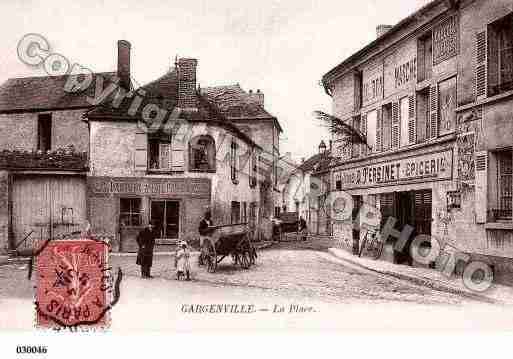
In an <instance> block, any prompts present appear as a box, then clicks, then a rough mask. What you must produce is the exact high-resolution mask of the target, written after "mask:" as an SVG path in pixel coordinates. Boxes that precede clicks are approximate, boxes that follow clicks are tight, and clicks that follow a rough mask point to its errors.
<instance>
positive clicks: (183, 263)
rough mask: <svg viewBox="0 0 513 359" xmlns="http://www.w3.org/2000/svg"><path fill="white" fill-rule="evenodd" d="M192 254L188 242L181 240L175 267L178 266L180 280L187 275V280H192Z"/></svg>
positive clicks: (177, 275)
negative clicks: (190, 259) (190, 260)
mask: <svg viewBox="0 0 513 359" xmlns="http://www.w3.org/2000/svg"><path fill="white" fill-rule="evenodd" d="M190 256H191V254H190V252H189V248H187V243H186V242H184V241H182V242H180V244H179V246H178V249H177V251H176V255H175V268H176V279H177V280H180V279H181V278H182V277H184V276H185V280H191V274H190V273H191V266H190V262H189V258H190Z"/></svg>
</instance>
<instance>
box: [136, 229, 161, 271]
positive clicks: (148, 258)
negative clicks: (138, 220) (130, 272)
mask: <svg viewBox="0 0 513 359" xmlns="http://www.w3.org/2000/svg"><path fill="white" fill-rule="evenodd" d="M155 238H157V234H156V233H155V231H154V228H153V223H149V224H148V226H147V227H146V228H144V229H143V230H142V231H141V232H139V235H138V236H137V244H138V245H139V251H138V252H137V262H136V264H138V265H140V266H141V277H142V278H153V277H152V276H151V274H150V272H151V265H152V264H153V248H154V247H155Z"/></svg>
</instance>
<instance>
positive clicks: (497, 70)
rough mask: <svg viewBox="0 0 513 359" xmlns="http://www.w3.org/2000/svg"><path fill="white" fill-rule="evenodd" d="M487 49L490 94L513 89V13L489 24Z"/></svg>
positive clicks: (482, 44) (483, 44)
mask: <svg viewBox="0 0 513 359" xmlns="http://www.w3.org/2000/svg"><path fill="white" fill-rule="evenodd" d="M480 45H481V46H483V47H484V46H486V45H485V43H484V42H481V43H480ZM478 46H479V45H478ZM487 50H488V67H487V72H488V74H487V75H488V76H487V77H488V96H494V95H497V94H500V93H502V92H505V91H510V90H513V14H510V15H508V16H505V17H504V18H502V19H500V20H498V21H496V22H494V23H492V24H490V25H489V26H488V49H487Z"/></svg>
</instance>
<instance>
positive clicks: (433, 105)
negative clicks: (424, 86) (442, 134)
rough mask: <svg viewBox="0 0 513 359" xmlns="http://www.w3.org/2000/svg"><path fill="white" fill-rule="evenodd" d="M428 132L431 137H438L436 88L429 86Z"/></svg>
mask: <svg viewBox="0 0 513 359" xmlns="http://www.w3.org/2000/svg"><path fill="white" fill-rule="evenodd" d="M429 134H430V137H431V138H437V137H438V88H437V85H432V86H431V87H430V88H429Z"/></svg>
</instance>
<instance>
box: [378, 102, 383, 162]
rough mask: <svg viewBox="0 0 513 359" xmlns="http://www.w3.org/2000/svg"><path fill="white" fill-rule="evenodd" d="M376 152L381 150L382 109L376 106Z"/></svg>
mask: <svg viewBox="0 0 513 359" xmlns="http://www.w3.org/2000/svg"><path fill="white" fill-rule="evenodd" d="M376 117H377V118H376V152H381V151H382V150H383V130H382V129H383V111H382V109H380V108H378V110H377V116H376Z"/></svg>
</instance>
